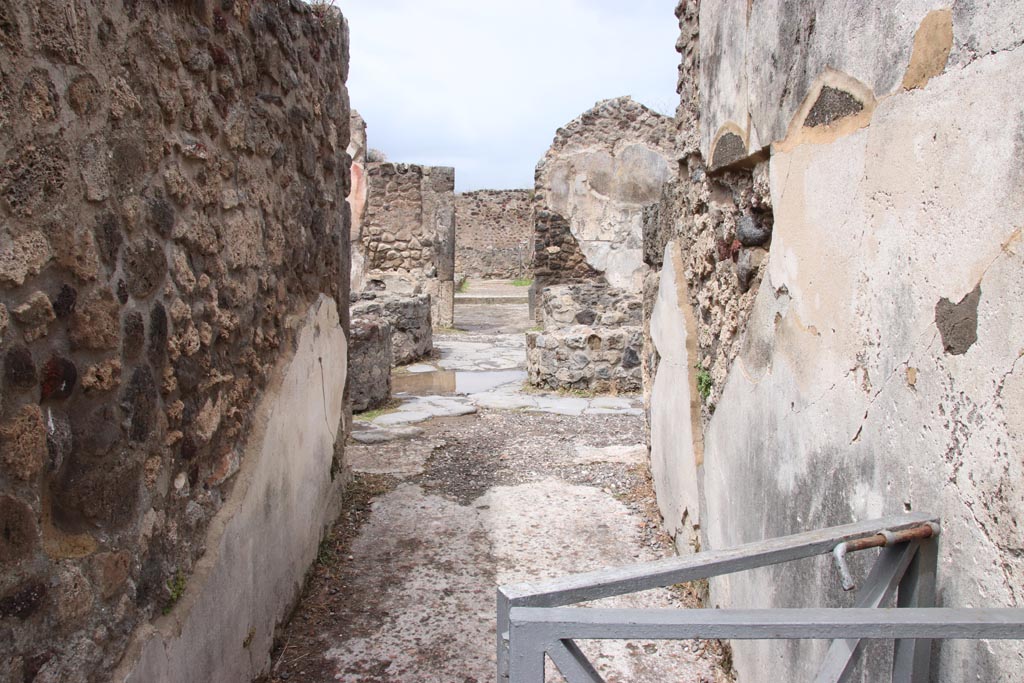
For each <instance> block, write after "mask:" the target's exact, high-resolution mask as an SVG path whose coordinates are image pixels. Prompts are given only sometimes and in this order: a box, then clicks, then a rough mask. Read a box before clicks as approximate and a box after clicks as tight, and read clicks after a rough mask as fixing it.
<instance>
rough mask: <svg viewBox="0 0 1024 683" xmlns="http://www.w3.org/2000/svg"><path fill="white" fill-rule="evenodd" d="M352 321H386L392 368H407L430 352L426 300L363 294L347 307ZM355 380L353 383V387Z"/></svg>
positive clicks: (431, 343) (429, 314) (425, 298)
mask: <svg viewBox="0 0 1024 683" xmlns="http://www.w3.org/2000/svg"><path fill="white" fill-rule="evenodd" d="M351 312H352V317H353V318H356V317H358V318H363V319H376V320H383V321H386V322H387V323H388V324H389V325H390V327H391V350H392V359H391V360H390V361H389V362H388V365H387V370H388V371H390V368H391V366H392V365H407V364H409V363H412V362H415V361H417V360H419V359H421V358H425V357H427V356H429V355H430V353H431V351H433V349H434V336H433V326H432V325H431V317H430V316H431V305H430V297H428V296H426V295H424V294H420V295H395V294H389V293H387V292H386V291H384V292H363V293H362V294H360V295H359V297H358V300H356V301H355V302H353V304H352V307H351ZM356 381H357V380H355V379H353V383H355V382H356Z"/></svg>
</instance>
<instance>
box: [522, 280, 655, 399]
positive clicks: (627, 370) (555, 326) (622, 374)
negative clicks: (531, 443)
mask: <svg viewBox="0 0 1024 683" xmlns="http://www.w3.org/2000/svg"><path fill="white" fill-rule="evenodd" d="M538 311H539V313H540V319H541V321H542V322H543V327H544V331H543V332H528V333H527V335H526V347H527V351H526V363H527V370H528V372H529V381H530V383H531V384H533V385H534V386H538V387H546V388H549V389H577V390H587V391H597V392H611V393H631V392H637V391H640V390H641V388H642V379H643V377H642V370H641V367H640V366H641V363H640V358H641V353H642V351H643V326H642V323H643V316H642V313H643V311H642V302H641V299H640V297H638V296H635V295H632V294H629V293H627V292H624V291H622V290H619V289H614V288H612V287H608V286H607V285H601V284H593V283H590V284H578V285H558V286H554V287H548V288H546V289H544V290H543V291H542V292H541V293H540V301H539V302H538Z"/></svg>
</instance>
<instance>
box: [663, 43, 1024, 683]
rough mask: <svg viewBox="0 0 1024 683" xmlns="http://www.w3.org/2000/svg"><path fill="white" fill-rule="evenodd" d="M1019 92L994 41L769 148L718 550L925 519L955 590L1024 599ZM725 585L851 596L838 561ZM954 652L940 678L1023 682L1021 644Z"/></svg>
mask: <svg viewBox="0 0 1024 683" xmlns="http://www.w3.org/2000/svg"><path fill="white" fill-rule="evenodd" d="M1022 87H1024V51H1022V50H1020V49H1016V50H1013V51H1006V52H1002V53H998V54H995V55H991V56H988V57H985V58H983V59H979V60H976V61H975V62H973V63H971V64H969V65H968V66H966V67H963V68H957V69H952V70H949V71H947V72H946V73H945V74H943V75H941V76H938V77H936V78H933V79H932V80H931V81H930V82H929V83H928V84H927V86H926V87H924V88H923V89H917V90H912V91H907V92H902V93H900V94H898V95H894V96H891V97H889V98H886V99H883V100H882V101H880V102H879V104H878V106H877V108H876V109H875V111H874V113H873V117H872V119H871V121H870V124H869V125H868V126H866V127H864V128H861V129H860V130H857V131H855V132H852V133H850V134H849V135H846V136H844V137H840V138H839V139H837V140H834V141H832V142H831V143H829V144H802V145H798V146H796V147H795V148H793V149H791V150H790V151H777V152H776V153H775V154H774V155H773V157H772V161H771V195H772V201H773V204H774V210H775V227H774V235H773V241H772V246H771V251H770V255H769V261H768V267H767V274H766V276H765V282H764V284H763V285H762V287H761V289H760V290H759V292H758V295H757V300H756V301H755V305H754V311H753V314H752V317H751V320H750V322H749V325H748V328H747V331H746V339H745V342H744V348H743V350H742V351H741V353H740V355H739V357H738V359H737V361H736V363H735V365H734V366H733V368H732V371H731V372H730V374H729V377H728V381H727V384H726V386H725V389H724V391H723V393H722V396H721V400H720V403H719V405H718V407H717V410H716V412H715V414H714V416H713V418H712V419H711V421H710V424H709V426H708V429H707V432H706V444H705V445H706V460H705V464H704V469H703V482H702V483H703V495H704V497H705V499H706V501H705V502H706V512H705V514H704V515H703V516H702V519H703V520H704V528H705V534H706V542H707V545H709V546H710V547H712V548H723V547H728V546H732V545H735V544H738V543H743V542H747V541H752V540H756V539H761V538H769V537H774V536H779V535H784V534H787V533H792V532H795V531H798V530H801V529H811V528H818V527H823V526H829V525H834V524H840V523H844V522H849V521H851V520H855V519H868V518H872V517H876V516H880V515H882V514H887V513H893V512H899V511H901V510H909V509H913V510H919V511H929V512H934V513H937V514H939V515H941V517H942V520H943V529H944V530H943V535H942V537H941V539H940V548H941V551H940V552H941V554H940V566H939V596H940V597H939V599H940V603H941V604H944V605H950V606H954V605H955V606H981V605H987V606H1019V605H1020V604H1021V599H1022V597H1024V596H1022V594H1021V586H1022V585H1024V561H1022V559H1021V553H1020V537H1021V529H1020V527H1021V523H1022V522H1024V483H1022V482H1024V477H1022V475H1024V472H1022V470H1024V466H1022V453H1024V443H1022V434H1024V411H1022V410H1021V405H1022V403H1021V397H1022V392H1024V360H1022V355H1024V346H1022V343H1021V340H1022V339H1024V321H1022V320H1021V318H1020V316H1019V315H1017V312H1019V311H1020V310H1022V307H1024V267H1022V266H1024V257H1022V253H1021V228H1022V224H1021V216H1022V215H1024V197H1022V196H1021V194H1020V193H1019V192H1018V191H1016V189H1017V188H1019V187H1020V186H1021V182H1022V180H1024V171H1022V167H1021V162H1020V159H1021V158H1022V153H1024V138H1022V136H1021V131H1022V130H1024V109H1022V108H1021V106H1020V103H1019V102H1016V101H1015V100H1013V99H1011V98H1009V97H1008V95H1007V93H1015V92H1019V91H1020V89H1021V88H1022ZM993 112H1000V115H999V116H993ZM676 410H677V412H679V413H684V414H685V411H686V410H687V406H685V405H684V404H679V405H677V408H676ZM655 438H656V439H657V436H656V437H655ZM687 455H688V454H687V453H682V454H681V456H682V458H684V459H685V458H686V457H687ZM681 466H682V465H681ZM687 495H689V496H691V497H692V491H691V492H690V493H689V494H687ZM685 503H686V504H687V505H689V504H692V500H685ZM711 596H712V600H713V602H714V603H715V604H717V605H721V606H723V607H726V606H735V607H739V606H743V607H760V606H796V605H815V604H819V605H834V604H842V603H843V602H844V601H845V600H847V598H846V597H844V596H843V595H842V593H841V591H840V590H839V588H838V581H837V577H836V576H835V573H834V571H833V570H832V569H831V567H830V566H829V564H828V563H827V562H825V561H822V562H817V563H805V564H802V565H797V566H795V567H778V568H772V569H766V570H762V571H759V572H753V573H751V574H749V575H743V576H736V577H727V578H722V579H721V580H718V581H714V582H712V591H711ZM823 648H824V645H823V644H790V645H785V646H781V647H780V646H779V644H777V643H757V642H737V643H734V656H735V662H736V668H737V670H738V672H739V673H740V676H741V680H763V679H764V678H770V679H778V680H808V677H809V676H810V675H811V673H812V672H813V669H814V667H815V665H816V663H817V662H818V661H820V656H821V654H822V653H823ZM936 661H937V662H938V665H939V667H940V670H941V671H942V674H941V676H940V677H939V680H942V681H961V680H967V679H974V680H985V681H1014V680H1020V678H1021V677H1022V676H1024V661H1022V656H1021V652H1020V649H1019V647H1018V646H1017V644H1015V643H998V642H987V643H986V642H971V641H949V642H944V643H942V644H941V645H940V646H938V650H937V659H936ZM882 667H884V662H883V664H882ZM882 667H879V668H882ZM880 675H881V671H878V670H872V669H871V668H867V669H865V671H864V673H863V680H877V678H878V677H879V676H880Z"/></svg>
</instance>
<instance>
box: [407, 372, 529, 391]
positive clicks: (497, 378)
mask: <svg viewBox="0 0 1024 683" xmlns="http://www.w3.org/2000/svg"><path fill="white" fill-rule="evenodd" d="M525 379H526V371H525V370H482V371H481V370H473V371H470V370H466V371H462V370H436V371H434V372H421V373H417V374H402V375H395V376H393V377H392V378H391V390H392V391H393V392H394V393H396V394H398V393H405V394H412V395H413V396H444V395H454V394H476V393H480V392H481V391H490V390H491V389H494V388H495V387H499V386H501V385H502V384H508V383H509V382H515V381H520V382H521V381H524V380H525Z"/></svg>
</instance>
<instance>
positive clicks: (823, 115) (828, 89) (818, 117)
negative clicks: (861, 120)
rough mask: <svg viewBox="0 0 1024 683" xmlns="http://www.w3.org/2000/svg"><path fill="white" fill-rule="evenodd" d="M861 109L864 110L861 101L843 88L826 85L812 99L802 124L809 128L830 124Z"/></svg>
mask: <svg viewBox="0 0 1024 683" xmlns="http://www.w3.org/2000/svg"><path fill="white" fill-rule="evenodd" d="M862 111H864V103H863V102H861V101H860V100H858V99H857V98H856V97H854V96H853V95H851V94H850V93H848V92H846V91H845V90H840V89H839V88H833V87H832V86H829V85H826V86H824V87H823V88H822V89H821V92H820V93H819V94H818V99H817V100H815V101H814V106H813V107H811V111H809V112H808V113H807V118H806V119H804V126H808V127H811V128H817V127H818V126H830V125H832V124H833V123H834V122H836V121H838V120H839V119H843V118H846V117H847V116H853V115H854V114H858V113H860V112H862Z"/></svg>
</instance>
